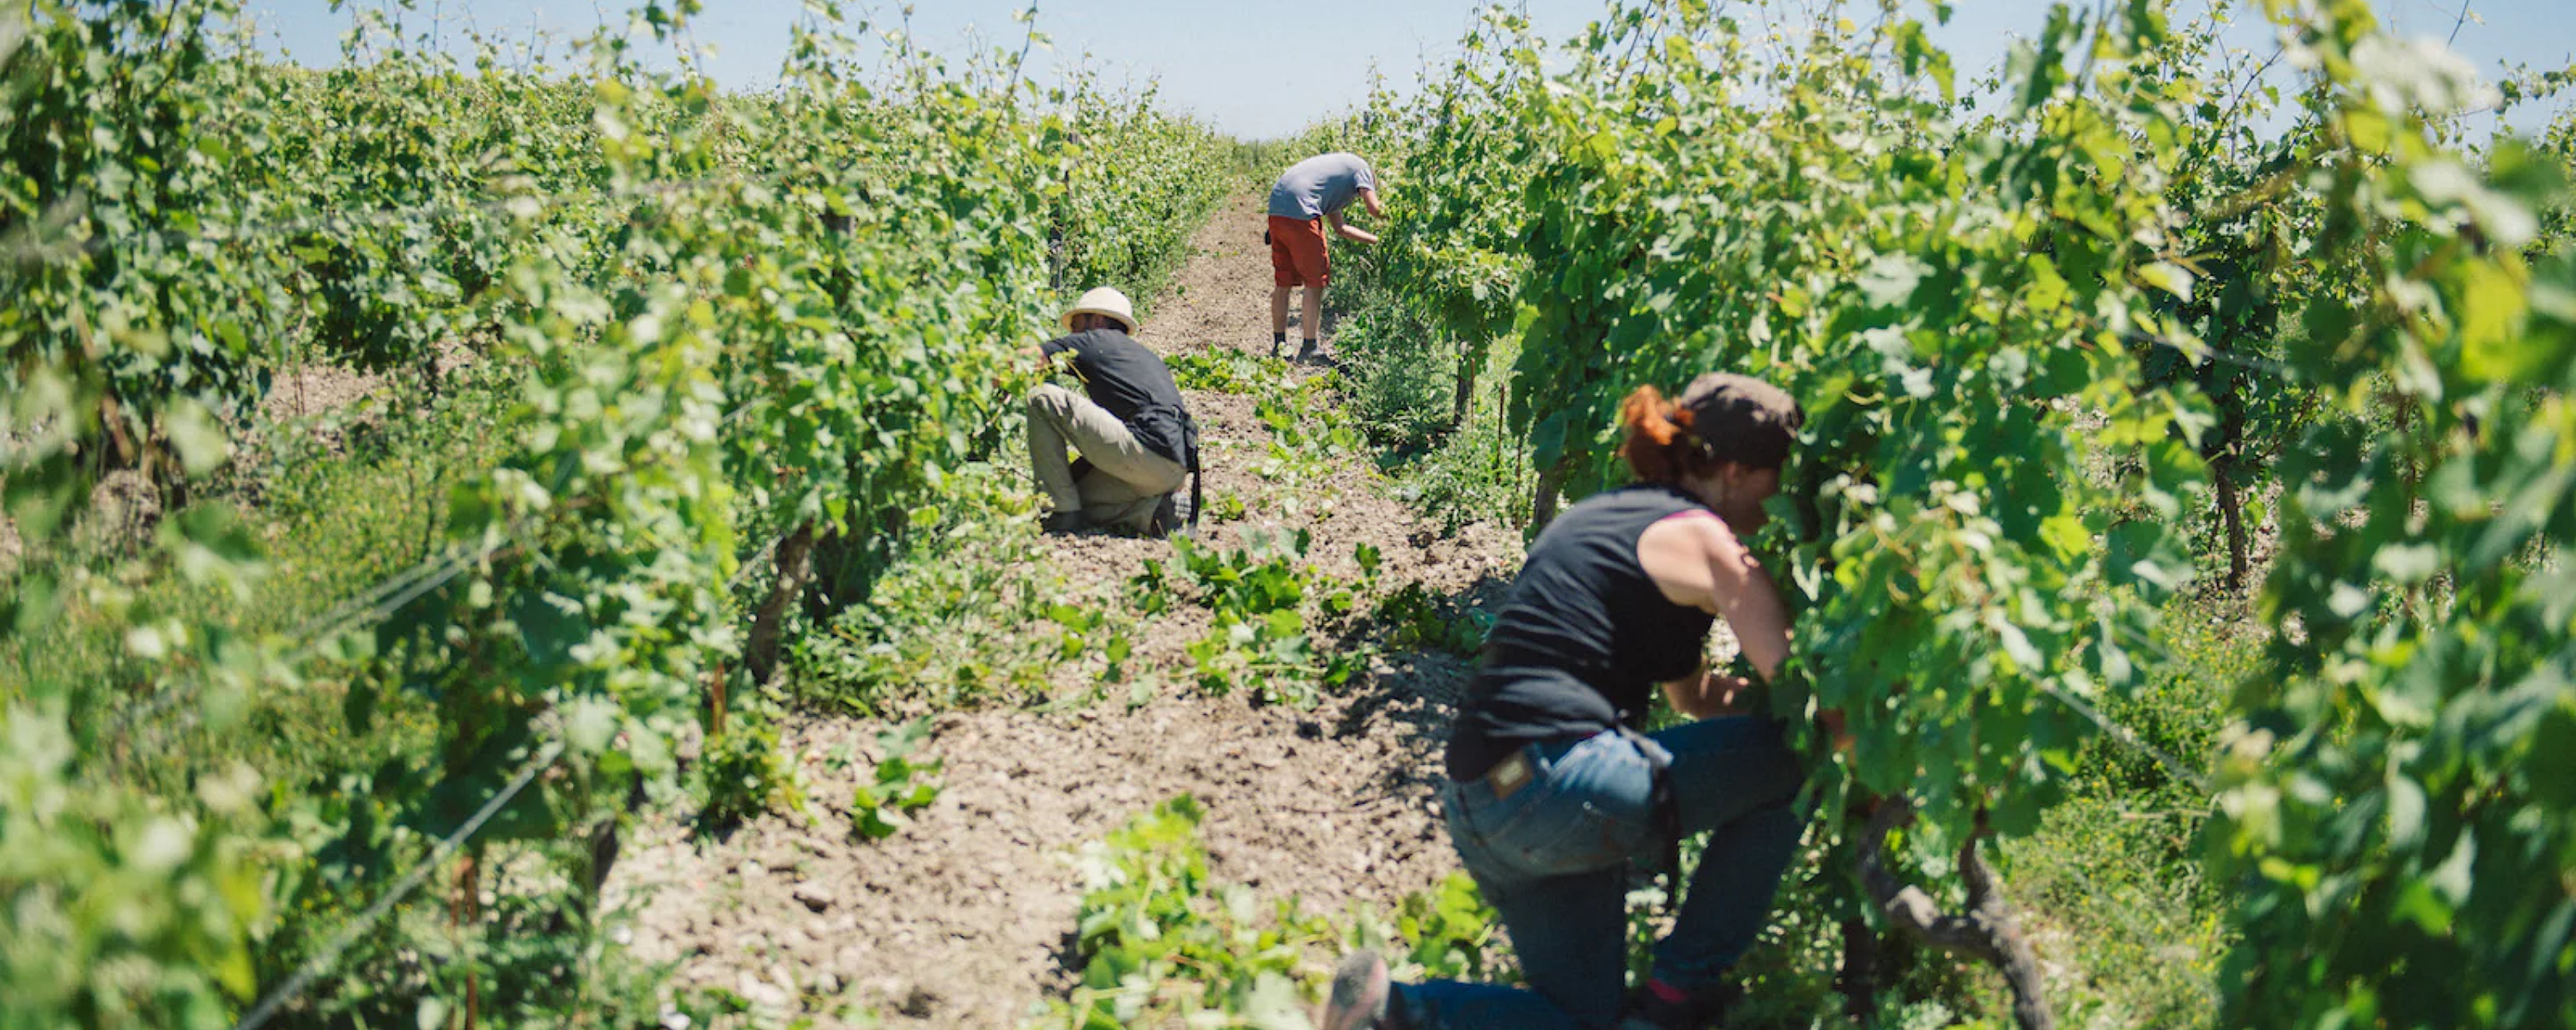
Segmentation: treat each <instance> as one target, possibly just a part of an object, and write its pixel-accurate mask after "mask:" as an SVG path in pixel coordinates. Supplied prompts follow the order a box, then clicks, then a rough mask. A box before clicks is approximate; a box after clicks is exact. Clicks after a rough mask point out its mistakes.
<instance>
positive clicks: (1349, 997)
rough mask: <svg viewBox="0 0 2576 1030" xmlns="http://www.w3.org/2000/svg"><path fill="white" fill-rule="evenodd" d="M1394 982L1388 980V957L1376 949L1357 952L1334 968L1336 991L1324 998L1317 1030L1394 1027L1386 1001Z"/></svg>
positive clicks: (1392, 990)
mask: <svg viewBox="0 0 2576 1030" xmlns="http://www.w3.org/2000/svg"><path fill="white" fill-rule="evenodd" d="M1392 993H1394V985H1392V984H1389V983H1387V980H1386V960H1385V959H1382V958H1379V957H1377V952H1374V951H1366V950H1362V951H1354V952H1352V953H1350V954H1349V955H1348V956H1345V957H1344V958H1343V959H1342V964H1341V965H1340V966H1337V967H1335V968H1334V969H1333V991H1332V993H1331V994H1329V995H1327V996H1326V997H1325V998H1324V1014H1323V1015H1322V1016H1320V1017H1317V1019H1316V1020H1315V1025H1316V1028H1317V1030H1392V1028H1393V1027H1394V1025H1395V1024H1393V1023H1391V1022H1389V1021H1388V1020H1387V1018H1386V1000H1387V996H1388V995H1389V994H1392Z"/></svg>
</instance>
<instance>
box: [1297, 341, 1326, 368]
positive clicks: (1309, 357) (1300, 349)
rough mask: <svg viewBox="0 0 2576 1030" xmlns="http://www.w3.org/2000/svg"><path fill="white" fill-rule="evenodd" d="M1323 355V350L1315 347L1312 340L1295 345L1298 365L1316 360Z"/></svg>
mask: <svg viewBox="0 0 2576 1030" xmlns="http://www.w3.org/2000/svg"><path fill="white" fill-rule="evenodd" d="M1323 353H1324V350H1323V348H1321V347H1317V346H1315V341H1313V340H1307V341H1305V342H1303V343H1300V344H1298V345H1297V361H1298V363H1299V364H1303V363H1305V362H1309V361H1313V360H1315V359H1316V358H1318V357H1321V356H1322V355H1323Z"/></svg>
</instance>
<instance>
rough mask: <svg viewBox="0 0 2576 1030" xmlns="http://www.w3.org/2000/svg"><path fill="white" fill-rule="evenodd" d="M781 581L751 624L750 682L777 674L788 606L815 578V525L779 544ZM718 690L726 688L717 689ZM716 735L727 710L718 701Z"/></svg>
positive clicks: (746, 649) (748, 647) (801, 528)
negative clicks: (780, 639)
mask: <svg viewBox="0 0 2576 1030" xmlns="http://www.w3.org/2000/svg"><path fill="white" fill-rule="evenodd" d="M777 561H778V580H777V582H775V583H772V584H770V587H769V596H768V597H766V598H763V599H762V600H761V602H760V610H759V611H758V612H757V613H756V614H754V615H753V617H752V620H751V638H750V640H748V641H747V642H746V646H745V647H744V649H743V650H744V655H743V657H744V660H745V661H747V662H749V663H750V664H751V678H752V679H753V680H755V681H757V682H761V683H767V682H769V677H770V676H771V675H773V674H775V673H776V672H777V671H778V637H779V634H780V633H781V632H783V627H784V624H785V623H786V621H787V606H788V605H790V604H792V603H794V602H795V601H796V599H797V598H799V597H802V596H804V594H805V584H806V583H808V582H810V581H812V580H813V578H814V524H813V523H811V522H808V523H806V524H804V525H801V526H798V527H796V531H795V532H793V533H789V534H787V536H786V537H784V538H782V539H780V540H779V541H778V555H777ZM716 689H717V690H719V691H721V690H723V689H724V688H723V687H722V686H718V687H717V688H716ZM716 710H717V712H718V713H719V714H718V715H717V716H716V719H717V722H716V723H715V726H716V732H718V733H722V732H724V729H723V722H722V720H723V718H724V716H723V715H722V714H721V713H722V712H723V710H724V706H723V704H722V703H721V697H719V703H718V704H717V706H716Z"/></svg>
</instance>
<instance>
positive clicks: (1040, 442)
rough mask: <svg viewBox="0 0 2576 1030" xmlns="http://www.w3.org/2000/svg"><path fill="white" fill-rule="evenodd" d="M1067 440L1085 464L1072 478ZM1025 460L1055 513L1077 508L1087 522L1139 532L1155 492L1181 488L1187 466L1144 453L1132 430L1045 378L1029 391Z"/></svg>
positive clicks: (1156, 498)
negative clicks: (1083, 473)
mask: <svg viewBox="0 0 2576 1030" xmlns="http://www.w3.org/2000/svg"><path fill="white" fill-rule="evenodd" d="M1068 443H1069V444H1072V445H1073V447H1074V449H1075V450H1078V451H1081V452H1082V456H1083V457H1084V458H1087V459H1090V461H1091V468H1092V471H1091V474H1090V475H1087V476H1084V477H1082V481H1081V482H1079V483H1076V482H1075V481H1074V478H1073V463H1072V462H1071V461H1070V460H1069V459H1067V458H1066V456H1065V445H1066V444H1068ZM1029 465H1030V467H1031V469H1032V470H1034V471H1035V472H1036V473H1037V478H1038V488H1039V489H1041V490H1044V491H1046V495H1047V500H1048V501H1050V502H1052V503H1053V504H1054V505H1055V510H1057V511H1060V512H1061V511H1080V512H1082V514H1083V515H1084V516H1085V517H1086V518H1088V519H1090V520H1091V524H1092V525H1095V526H1103V527H1107V528H1110V529H1116V530H1121V531H1124V532H1130V533H1137V532H1143V531H1144V529H1145V527H1146V524H1147V523H1149V522H1151V521H1153V518H1154V507H1155V505H1157V504H1160V503H1161V502H1162V500H1163V495H1165V494H1168V493H1171V492H1172V491H1174V490H1178V489H1180V488H1181V484H1182V483H1185V482H1187V481H1188V480H1189V470H1187V469H1184V468H1182V467H1181V463H1180V462H1177V461H1173V460H1172V459H1170V458H1166V457H1163V456H1162V455H1160V454H1156V453H1154V452H1152V451H1149V450H1146V449H1145V447H1144V445H1143V444H1140V443H1137V442H1136V434H1134V433H1132V432H1129V431H1128V430H1127V425H1126V423H1123V422H1120V421H1118V416H1116V415H1112V414H1110V413H1109V409H1107V408H1103V407H1101V406H1100V405H1097V404H1093V403H1091V398H1089V397H1085V396H1083V395H1081V394H1079V393H1075V392H1073V391H1071V390H1068V389H1065V388H1064V387H1061V386H1057V385H1055V384H1053V383H1049V384H1047V385H1044V386H1040V387H1038V388H1037V391H1036V392H1035V393H1031V394H1030V395H1029Z"/></svg>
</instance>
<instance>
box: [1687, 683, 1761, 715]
mask: <svg viewBox="0 0 2576 1030" xmlns="http://www.w3.org/2000/svg"><path fill="white" fill-rule="evenodd" d="M1757 689H1759V688H1757V687H1755V686H1754V684H1753V681H1752V680H1748V679H1745V678H1744V677H1742V676H1729V675H1727V674H1725V673H1722V672H1712V673H1709V674H1708V694H1707V697H1708V707H1707V709H1706V710H1705V711H1703V712H1701V713H1700V718H1702V719H1717V718H1723V717H1726V716H1730V715H1743V714H1746V713H1747V712H1749V711H1751V710H1752V705H1753V699H1754V697H1755V696H1756V695H1755V691H1756V690H1757Z"/></svg>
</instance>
